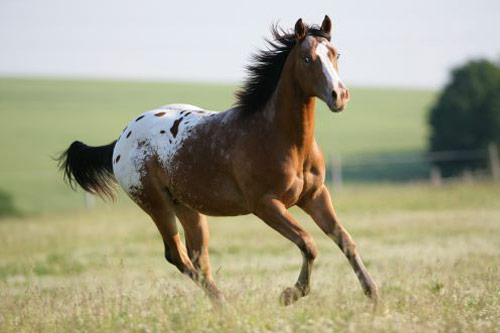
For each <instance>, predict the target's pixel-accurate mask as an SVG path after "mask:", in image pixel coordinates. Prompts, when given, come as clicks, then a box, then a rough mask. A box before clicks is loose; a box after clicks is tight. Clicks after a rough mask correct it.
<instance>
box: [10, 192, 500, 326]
mask: <svg viewBox="0 0 500 333" xmlns="http://www.w3.org/2000/svg"><path fill="white" fill-rule="evenodd" d="M335 202H336V206H337V207H338V210H339V213H340V215H341V217H342V219H343V221H344V222H343V223H344V225H345V226H346V227H347V228H348V230H350V232H351V234H352V235H353V238H354V239H355V241H356V242H357V244H358V248H359V251H360V253H361V255H362V257H364V259H365V261H366V263H367V266H368V268H369V270H370V271H371V272H372V275H373V276H374V278H375V280H376V281H377V283H378V285H379V289H380V294H381V301H380V305H379V307H378V308H377V309H376V310H375V311H373V310H372V307H371V306H370V303H369V302H368V301H367V299H366V298H365V297H364V296H363V294H362V292H361V288H360V286H359V285H358V283H357V281H356V278H355V276H354V274H353V272H352V271H351V269H350V266H349V265H348V263H347V261H346V260H345V259H344V257H343V256H342V255H341V253H340V251H339V250H338V249H337V248H336V246H335V245H334V244H333V243H332V242H331V241H330V240H329V239H328V238H327V237H325V236H324V235H323V234H321V232H320V231H319V229H318V228H317V227H316V226H315V225H313V224H312V223H311V222H310V221H309V219H308V218H307V217H306V216H304V215H303V214H302V213H300V211H298V210H293V214H294V215H295V216H296V217H298V219H299V220H300V221H301V222H302V223H303V225H304V226H305V227H306V228H307V229H308V230H309V231H311V232H312V233H313V235H314V237H315V239H316V241H317V243H318V246H319V249H320V257H319V259H318V260H317V264H316V266H315V269H314V271H313V282H312V291H311V294H310V295H309V296H308V297H306V298H304V299H302V300H300V301H299V302H298V303H296V304H294V305H293V306H291V307H287V308H284V307H281V306H279V305H278V295H279V293H280V291H281V290H282V289H283V288H285V287H287V286H290V285H291V284H292V283H293V282H294V281H295V279H296V277H297V274H298V271H299V269H300V263H301V257H300V253H299V251H298V250H297V249H296V248H295V247H294V246H293V245H292V244H291V243H289V242H288V241H286V240H284V239H283V238H282V237H280V236H279V235H278V234H277V233H276V232H274V231H272V230H271V229H269V228H268V227H267V226H265V225H264V224H263V223H262V222H260V221H258V220H256V219H255V218H253V217H237V218H211V219H209V221H210V222H209V223H210V229H211V246H210V251H211V261H212V270H213V272H214V274H215V277H216V280H217V282H218V284H219V287H220V288H221V289H222V290H224V291H225V293H226V295H227V298H228V305H227V306H226V308H225V309H224V310H223V311H218V310H214V309H213V308H212V306H211V304H210V302H209V301H208V300H207V298H206V297H205V296H204V295H203V293H202V292H201V291H200V290H199V289H198V288H197V287H196V286H195V285H194V284H193V283H192V282H190V281H189V280H188V279H187V278H185V277H183V276H181V274H180V273H178V272H177V270H176V269H175V268H174V267H173V266H171V265H169V264H167V263H166V261H165V260H164V259H163V248H162V242H161V240H160V237H159V235H158V233H157V231H156V229H155V227H154V224H153V223H152V222H150V221H149V219H148V218H147V217H146V216H145V215H144V214H143V213H141V212H140V211H139V209H134V208H130V207H128V208H127V207H125V208H123V207H117V206H116V205H115V206H113V205H110V206H106V207H102V208H99V209H97V210H94V211H92V212H86V211H79V212H73V213H59V214H55V213H51V214H48V215H44V216H41V217H36V218H35V217H33V218H24V219H22V220H19V219H5V220H3V221H1V222H0V244H2V251H0V331H2V332H20V331H29V332H33V331H37V332H38V331H46V332H56V331H67V332H75V331H98V332H117V331H120V332H338V331H342V332H346V331H349V332H498V331H499V329H500V326H499V321H500V283H499V281H500V266H499V262H500V261H499V259H500V238H499V235H500V220H499V216H500V185H493V184H475V185H474V184H473V185H453V186H445V187H441V188H438V189H435V188H430V187H427V186H424V185H404V186H403V185H399V186H395V185H386V186H354V187H347V188H346V189H345V190H344V191H342V192H341V193H339V194H338V195H337V196H336V197H335Z"/></svg>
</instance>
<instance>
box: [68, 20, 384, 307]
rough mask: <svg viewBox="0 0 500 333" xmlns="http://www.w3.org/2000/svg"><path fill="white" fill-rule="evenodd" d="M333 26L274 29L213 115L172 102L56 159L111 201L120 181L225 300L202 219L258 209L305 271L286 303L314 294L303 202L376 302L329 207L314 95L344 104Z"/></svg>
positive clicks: (190, 267) (174, 254)
mask: <svg viewBox="0 0 500 333" xmlns="http://www.w3.org/2000/svg"><path fill="white" fill-rule="evenodd" d="M331 29H332V23H331V21H330V18H329V17H328V16H325V18H324V20H323V23H322V24H321V27H320V26H316V25H313V26H309V25H305V24H304V22H303V21H302V19H299V20H298V21H297V22H296V24H295V28H294V30H293V31H290V32H286V31H284V30H280V29H277V28H276V27H274V28H273V29H272V32H273V36H274V39H273V40H269V41H268V43H269V48H268V49H266V50H264V51H260V52H259V53H257V54H256V55H255V56H254V58H253V61H254V63H253V64H252V65H250V66H249V67H248V71H249V74H250V75H249V78H248V79H247V81H246V82H245V84H244V86H243V88H242V89H241V90H240V91H239V92H237V98H238V102H237V103H236V105H235V106H234V107H233V108H231V109H229V110H227V111H225V112H212V111H205V110H203V109H201V108H198V107H196V106H192V105H187V104H173V105H166V106H163V107H160V108H158V109H156V110H152V111H148V112H145V113H143V114H142V115H140V116H139V117H138V118H136V119H134V120H132V121H131V122H130V123H129V124H128V126H127V127H126V128H125V130H124V131H123V133H122V134H121V135H120V137H119V138H118V139H117V140H116V141H114V142H113V143H111V144H109V145H105V146H99V147H90V146H87V145H85V144H83V143H81V142H78V141H75V142H73V143H72V144H71V146H70V147H69V148H68V149H67V150H66V151H65V152H64V153H63V154H62V155H61V156H60V158H59V162H60V168H61V169H62V170H63V171H64V173H65V177H66V178H67V179H68V180H69V184H70V185H71V186H72V187H73V188H74V185H75V182H76V183H78V184H79V185H80V186H81V187H82V188H83V189H84V190H86V191H88V192H90V193H93V194H98V195H101V196H111V197H112V196H113V190H114V186H113V185H114V182H115V181H117V182H118V183H119V184H120V186H121V187H122V188H123V190H124V191H125V192H126V193H127V194H128V196H129V197H130V198H131V199H132V200H133V201H135V202H136V203H137V204H138V205H139V206H140V207H141V208H142V209H143V210H144V211H145V212H146V213H147V214H149V216H151V218H152V219H153V221H154V223H155V224H156V226H157V227H158V230H159V231H160V233H161V236H162V238H163V243H164V245H165V257H166V259H167V260H168V262H170V263H172V264H173V265H175V266H176V267H177V268H178V269H179V270H180V271H181V272H182V273H183V274H185V275H187V276H189V277H190V278H191V279H193V280H194V281H195V282H196V283H197V284H198V285H200V286H201V287H202V288H203V289H204V290H205V291H206V293H207V294H208V295H209V296H210V298H211V299H213V300H216V301H217V300H223V299H224V297H223V294H222V293H221V292H220V291H219V289H218V288H217V286H216V285H215V282H214V280H213V278H212V275H211V273H210V268H209V259H208V239H209V235H208V226H207V220H206V217H205V216H206V215H212V216H235V215H244V214H254V215H256V216H257V217H259V218H260V219H261V220H262V221H264V222H265V223H266V224H267V225H269V226H270V227H271V228H273V229H275V230H276V231H278V232H279V233H280V234H281V235H283V236H284V237H286V238H287V239H289V240H290V241H292V242H293V243H295V245H297V246H298V248H299V249H300V251H301V252H302V256H303V263H302V268H301V270H300V274H299V277H298V280H297V282H296V283H295V285H294V286H293V287H291V288H286V289H285V290H284V291H283V292H282V294H281V295H280V301H281V302H282V303H283V304H285V305H288V304H291V303H293V302H295V301H297V300H298V299H299V298H301V297H303V296H306V295H307V294H308V293H309V290H310V277H311V270H312V265H313V262H314V260H315V258H316V256H317V254H318V250H317V248H316V244H315V242H314V240H313V238H312V237H311V235H310V234H309V233H308V232H307V231H306V230H304V229H303V228H302V227H301V225H300V224H299V223H298V222H297V221H296V220H295V219H294V218H293V216H292V215H291V214H290V213H289V211H288V208H289V207H291V206H294V205H297V206H299V207H300V208H302V209H303V210H304V211H305V212H306V213H307V214H309V215H310V216H311V217H312V219H313V220H314V222H315V223H316V224H317V225H318V226H319V227H320V228H321V230H323V231H324V232H325V233H326V234H327V235H328V236H329V237H330V238H331V239H332V240H333V241H334V242H335V243H336V244H337V245H338V246H339V247H340V249H341V250H342V252H343V253H344V254H345V256H346V257H347V259H348V260H349V262H350V264H351V265H352V268H353V270H354V272H355V273H356V275H357V277H358V279H359V281H360V283H361V285H362V287H363V290H364V292H365V294H366V295H367V296H369V297H370V298H371V299H372V300H374V301H376V300H377V287H376V285H375V283H374V282H373V280H372V278H371V277H370V275H369V273H368V271H367V270H366V268H365V266H364V265H363V262H362V261H361V258H360V256H359V254H358V251H357V250H356V245H355V244H354V242H353V240H352V239H351V236H350V235H349V233H348V232H347V231H346V230H345V229H344V228H343V227H342V225H341V224H340V223H339V220H338V218H337V215H336V213H335V210H334V208H333V206H332V201H331V198H330V194H329V192H328V189H327V187H326V186H325V184H324V182H325V159H324V157H323V154H322V152H321V150H320V148H319V147H318V145H317V143H316V140H315V138H314V104H315V98H316V97H318V98H320V99H321V100H323V101H324V102H325V103H326V104H327V105H328V107H329V109H330V110H331V111H333V112H339V111H342V109H343V108H344V106H345V105H346V103H347V101H348V100H349V90H347V88H346V86H345V85H344V84H343V83H342V81H341V80H340V78H339V76H338V73H337V70H338V67H337V59H338V55H339V54H338V53H337V50H336V49H335V48H334V47H333V45H332V44H331V43H330V36H331ZM176 217H177V218H178V219H179V221H180V223H181V225H182V227H183V228H184V231H185V242H186V247H184V245H183V243H182V241H181V238H180V236H179V232H178V229H177V224H176V219H175V218H176Z"/></svg>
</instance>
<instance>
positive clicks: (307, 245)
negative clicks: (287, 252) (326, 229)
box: [299, 235, 318, 261]
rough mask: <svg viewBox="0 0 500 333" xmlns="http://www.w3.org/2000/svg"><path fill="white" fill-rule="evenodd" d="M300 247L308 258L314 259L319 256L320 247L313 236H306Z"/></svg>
mask: <svg viewBox="0 0 500 333" xmlns="http://www.w3.org/2000/svg"><path fill="white" fill-rule="evenodd" d="M299 247H300V250H301V251H302V254H303V255H304V257H305V258H306V259H307V260H309V261H314V260H315V259H316V258H317V257H318V247H317V246H316V242H315V241H314V239H313V238H312V237H311V236H309V235H307V236H305V237H304V238H303V240H302V242H301V244H300V245H299Z"/></svg>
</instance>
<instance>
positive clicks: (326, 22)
mask: <svg viewBox="0 0 500 333" xmlns="http://www.w3.org/2000/svg"><path fill="white" fill-rule="evenodd" d="M321 30H323V32H324V33H325V34H327V35H330V34H331V33H332V20H330V17H329V16H328V15H325V18H324V19H323V23H321Z"/></svg>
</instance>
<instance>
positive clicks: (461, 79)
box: [429, 60, 500, 176]
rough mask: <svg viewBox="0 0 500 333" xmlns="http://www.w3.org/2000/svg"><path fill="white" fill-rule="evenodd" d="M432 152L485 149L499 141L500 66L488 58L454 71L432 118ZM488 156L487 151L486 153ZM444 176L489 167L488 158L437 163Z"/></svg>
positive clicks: (430, 118)
mask: <svg viewBox="0 0 500 333" xmlns="http://www.w3.org/2000/svg"><path fill="white" fill-rule="evenodd" d="M429 123H430V126H431V136H430V144H429V146H430V147H429V149H430V151H431V152H436V151H443V150H476V149H479V150H480V149H484V150H485V151H486V149H487V146H488V144H489V143H490V142H496V143H500V68H499V67H498V66H497V65H496V64H494V63H492V62H490V61H487V60H475V61H470V62H469V63H467V64H466V65H464V66H462V67H459V68H456V69H454V70H453V72H452V77H451V81H450V82H449V83H448V84H447V85H446V87H445V88H444V90H443V91H442V92H441V95H440V96H439V98H438V100H437V103H436V104H435V105H434V106H433V107H432V109H431V112H430V117H429ZM484 156H486V153H485V155H484ZM436 164H437V165H438V166H439V167H440V168H441V171H442V172H443V174H444V175H448V176H450V175H454V174H457V173H459V172H461V171H462V170H464V169H470V170H474V169H478V168H485V167H486V159H470V160H462V161H442V162H438V163H436Z"/></svg>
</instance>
